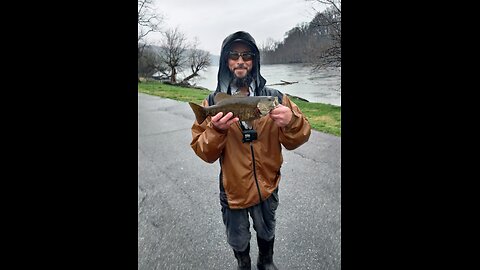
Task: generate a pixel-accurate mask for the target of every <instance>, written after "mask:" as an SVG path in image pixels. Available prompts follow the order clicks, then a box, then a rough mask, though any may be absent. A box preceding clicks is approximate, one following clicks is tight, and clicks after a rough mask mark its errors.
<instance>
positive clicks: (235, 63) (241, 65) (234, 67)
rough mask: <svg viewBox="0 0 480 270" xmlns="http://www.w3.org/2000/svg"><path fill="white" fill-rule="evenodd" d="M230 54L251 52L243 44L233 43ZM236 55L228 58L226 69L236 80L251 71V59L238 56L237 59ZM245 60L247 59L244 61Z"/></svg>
mask: <svg viewBox="0 0 480 270" xmlns="http://www.w3.org/2000/svg"><path fill="white" fill-rule="evenodd" d="M230 51H231V52H234V53H246V52H251V51H250V48H249V47H248V46H247V45H245V44H243V43H234V44H233V45H232V48H231V49H230ZM237 57H238V55H232V56H231V57H230V56H229V57H228V68H229V69H230V71H231V72H233V74H234V75H235V77H237V78H245V77H246V76H247V74H248V73H250V71H251V70H252V65H253V57H249V56H240V57H238V59H236V60H235V59H234V58H237ZM245 58H247V59H245Z"/></svg>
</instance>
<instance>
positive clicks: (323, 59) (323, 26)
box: [312, 0, 342, 70]
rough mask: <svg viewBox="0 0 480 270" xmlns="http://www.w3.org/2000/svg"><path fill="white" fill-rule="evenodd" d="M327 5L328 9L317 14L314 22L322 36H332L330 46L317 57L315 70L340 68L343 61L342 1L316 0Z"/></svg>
mask: <svg viewBox="0 0 480 270" xmlns="http://www.w3.org/2000/svg"><path fill="white" fill-rule="evenodd" d="M315 1H316V2H318V3H321V4H324V5H327V9H326V10H325V11H323V12H320V13H318V14H317V16H316V17H315V19H314V20H313V21H312V24H313V26H314V27H316V28H317V29H319V31H326V32H325V33H322V34H328V35H329V36H330V44H328V47H327V48H326V49H325V50H322V53H321V54H320V55H319V56H317V61H316V63H315V65H314V70H316V69H320V68H324V67H340V66H341V61H342V43H341V41H342V27H341V26H342V9H341V4H342V2H341V0H315Z"/></svg>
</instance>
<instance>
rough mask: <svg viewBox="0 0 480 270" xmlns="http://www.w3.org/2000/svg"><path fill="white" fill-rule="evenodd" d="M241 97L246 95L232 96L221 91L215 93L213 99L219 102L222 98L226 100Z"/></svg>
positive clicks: (216, 102)
mask: <svg viewBox="0 0 480 270" xmlns="http://www.w3.org/2000/svg"><path fill="white" fill-rule="evenodd" d="M239 97H244V96H241V95H234V96H232V95H229V94H227V93H223V92H219V93H217V94H215V97H214V98H213V100H214V101H215V104H218V103H219V102H221V101H222V100H226V99H230V98H239Z"/></svg>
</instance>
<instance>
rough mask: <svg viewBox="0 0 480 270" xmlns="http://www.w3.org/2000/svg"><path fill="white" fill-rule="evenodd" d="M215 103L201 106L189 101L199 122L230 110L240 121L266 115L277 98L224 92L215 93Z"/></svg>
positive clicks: (274, 104)
mask: <svg viewBox="0 0 480 270" xmlns="http://www.w3.org/2000/svg"><path fill="white" fill-rule="evenodd" d="M214 99H215V105H212V106H208V107H203V106H200V105H198V104H195V103H192V102H189V104H190V107H191V108H192V110H193V112H194V114H195V118H196V120H197V122H198V123H199V124H201V123H202V122H203V121H204V120H205V118H206V117H207V116H214V115H216V114H217V113H219V112H222V113H223V114H224V115H225V114H227V113H228V112H232V113H233V115H234V117H238V118H239V120H240V121H251V120H255V119H258V118H260V117H262V116H265V115H267V114H268V113H269V112H270V110H272V109H273V108H275V106H277V105H278V98H277V97H272V96H253V97H245V96H231V95H228V94H225V93H218V94H216V95H215V98H214Z"/></svg>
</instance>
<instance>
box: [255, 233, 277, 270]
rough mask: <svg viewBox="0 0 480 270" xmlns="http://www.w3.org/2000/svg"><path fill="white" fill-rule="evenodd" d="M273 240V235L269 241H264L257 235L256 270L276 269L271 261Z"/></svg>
mask: <svg viewBox="0 0 480 270" xmlns="http://www.w3.org/2000/svg"><path fill="white" fill-rule="evenodd" d="M273 242H275V237H274V238H272V240H270V241H266V240H263V239H261V238H259V237H258V236H257V243H258V259H257V268H258V270H278V268H277V266H276V265H275V264H274V263H273Z"/></svg>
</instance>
